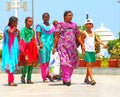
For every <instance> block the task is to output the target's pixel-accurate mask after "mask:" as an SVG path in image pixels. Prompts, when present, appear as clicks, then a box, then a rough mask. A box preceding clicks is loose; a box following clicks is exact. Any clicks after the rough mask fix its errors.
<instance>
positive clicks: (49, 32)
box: [36, 13, 55, 83]
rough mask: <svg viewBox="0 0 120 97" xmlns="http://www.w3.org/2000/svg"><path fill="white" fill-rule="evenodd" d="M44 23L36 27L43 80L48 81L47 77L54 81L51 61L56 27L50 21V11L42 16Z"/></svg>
mask: <svg viewBox="0 0 120 97" xmlns="http://www.w3.org/2000/svg"><path fill="white" fill-rule="evenodd" d="M42 19H43V23H39V24H38V25H37V27H36V32H37V40H38V45H39V48H40V50H39V55H40V63H41V74H42V79H43V82H45V83H46V82H48V81H47V77H48V78H49V80H50V81H52V82H53V81H54V80H53V78H52V77H51V76H50V74H49V69H48V65H49V61H50V54H51V50H52V48H53V43H54V31H55V28H54V26H53V25H52V24H50V23H49V19H50V15H49V13H44V14H43V16H42Z"/></svg>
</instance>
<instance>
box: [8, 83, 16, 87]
mask: <svg viewBox="0 0 120 97" xmlns="http://www.w3.org/2000/svg"><path fill="white" fill-rule="evenodd" d="M8 86H17V84H15V83H9V84H8Z"/></svg>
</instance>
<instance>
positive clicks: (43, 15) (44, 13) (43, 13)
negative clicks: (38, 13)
mask: <svg viewBox="0 0 120 97" xmlns="http://www.w3.org/2000/svg"><path fill="white" fill-rule="evenodd" d="M46 14H47V15H48V16H49V17H50V15H49V13H47V12H45V13H43V15H42V19H43V18H44V16H45V15H46Z"/></svg>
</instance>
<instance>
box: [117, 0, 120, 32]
mask: <svg viewBox="0 0 120 97" xmlns="http://www.w3.org/2000/svg"><path fill="white" fill-rule="evenodd" d="M117 2H118V3H120V0H118V1H117ZM119 27H120V16H119ZM119 31H120V28H119Z"/></svg>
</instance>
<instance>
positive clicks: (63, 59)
mask: <svg viewBox="0 0 120 97" xmlns="http://www.w3.org/2000/svg"><path fill="white" fill-rule="evenodd" d="M72 16H73V14H72V12H71V11H65V13H64V22H60V23H59V24H58V26H57V29H56V34H55V40H54V49H53V54H54V52H55V51H56V48H57V49H58V53H59V56H60V64H61V69H62V79H63V84H64V85H67V86H70V85H71V75H72V73H73V69H75V68H77V67H78V65H79V61H78V52H77V46H76V39H77V40H78V42H79V43H80V44H81V45H82V48H83V43H82V42H81V38H80V31H79V29H78V27H77V25H76V24H75V23H73V22H71V20H72Z"/></svg>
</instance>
